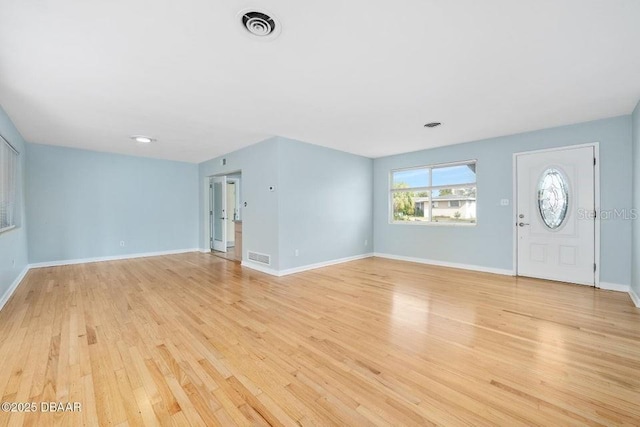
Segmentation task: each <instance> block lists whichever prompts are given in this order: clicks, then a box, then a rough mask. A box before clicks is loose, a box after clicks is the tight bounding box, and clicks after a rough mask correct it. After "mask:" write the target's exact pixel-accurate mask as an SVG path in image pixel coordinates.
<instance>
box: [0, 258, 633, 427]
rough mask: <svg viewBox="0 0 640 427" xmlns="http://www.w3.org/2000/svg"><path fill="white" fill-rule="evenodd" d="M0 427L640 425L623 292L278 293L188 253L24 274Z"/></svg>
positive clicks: (442, 287)
mask: <svg viewBox="0 0 640 427" xmlns="http://www.w3.org/2000/svg"><path fill="white" fill-rule="evenodd" d="M0 360H2V368H3V369H2V370H0V396H2V400H3V401H9V402H28V401H38V402H41V401H45V402H56V401H60V402H64V403H66V402H76V401H77V402H81V403H82V411H81V412H78V413H75V412H60V413H40V412H36V413H31V414H30V413H0V426H5V425H38V426H40V425H105V426H106V425H131V426H134V425H178V426H182V425H203V426H204V425H221V426H227V425H242V426H248V425H265V426H266V425H272V426H280V425H282V426H293V425H478V426H480V425H487V426H489V425H506V426H516V425H545V426H546V425H607V426H612V425H640V405H638V402H640V310H638V309H637V308H635V307H634V306H633V304H632V303H631V301H630V299H629V297H628V296H627V295H625V294H622V293H619V292H611V291H602V290H598V289H593V288H587V287H584V286H577V285H568V284H562V283H553V282H548V281H544V280H537V279H527V278H514V277H507V276H497V275H492V274H487V273H476V272H470V271H462V270H455V269H449V268H444V267H432V266H426V265H419V264H412V263H406V262H401V261H393V260H386V259H378V258H369V259H363V260H358V261H354V262H350V263H346V264H340V265H335V266H331V267H327V268H322V269H317V270H312V271H308V272H304V273H300V274H296V275H292V276H287V277H281V278H276V277H271V276H268V275H265V274H262V273H259V272H256V271H252V270H248V269H246V268H242V267H241V266H240V265H238V264H237V263H233V262H228V261H226V260H223V259H220V258H217V257H212V256H210V255H208V254H200V253H188V254H179V255H171V256H162V257H154V258H143V259H132V260H123V261H113V262H101V263H93V264H83V265H71V266H63V267H51V268H41V269H34V270H31V271H30V272H29V273H28V274H27V275H26V277H25V279H24V281H23V283H22V284H21V285H20V286H19V287H18V289H17V290H16V292H15V293H14V295H13V296H12V298H11V299H10V301H9V302H8V303H7V304H6V306H5V307H4V309H3V310H2V311H1V312H0Z"/></svg>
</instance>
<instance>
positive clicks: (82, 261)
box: [29, 248, 200, 268]
mask: <svg viewBox="0 0 640 427" xmlns="http://www.w3.org/2000/svg"><path fill="white" fill-rule="evenodd" d="M199 251H200V248H191V249H176V250H172V251H159V252H143V253H137V254H126V255H113V256H104V257H95V258H78V259H65V260H60V261H48V262H37V263H35V264H29V268H44V267H58V266H61V265H75V264H87V263H91V262H104V261H118V260H122V259H134V258H147V257H154V256H162V255H176V254H184V253H187V252H199Z"/></svg>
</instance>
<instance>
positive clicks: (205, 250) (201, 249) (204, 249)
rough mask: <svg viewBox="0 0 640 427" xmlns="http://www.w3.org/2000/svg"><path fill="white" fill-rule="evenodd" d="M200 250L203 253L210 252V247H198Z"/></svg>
mask: <svg viewBox="0 0 640 427" xmlns="http://www.w3.org/2000/svg"><path fill="white" fill-rule="evenodd" d="M198 250H199V251H200V252H202V253H203V254H209V253H211V249H206V248H200V249H198Z"/></svg>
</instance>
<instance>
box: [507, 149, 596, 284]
mask: <svg viewBox="0 0 640 427" xmlns="http://www.w3.org/2000/svg"><path fill="white" fill-rule="evenodd" d="M585 147H593V155H594V157H595V159H596V164H595V166H594V169H593V174H594V175H593V180H594V205H595V206H594V209H595V211H596V212H597V213H598V215H597V216H596V219H595V242H594V252H595V253H594V260H595V263H596V266H597V267H596V271H595V274H594V278H593V279H594V286H595V287H596V288H599V287H601V283H600V270H601V268H602V264H601V263H600V261H601V259H600V142H598V141H596V142H589V143H586V144H576V145H566V146H562V147H552V148H544V149H541V150H532V151H520V152H517V153H513V164H512V169H513V173H512V175H513V186H512V191H513V205H512V206H513V207H512V210H513V217H512V219H513V222H512V224H513V225H514V226H516V224H517V222H518V168H517V161H516V160H517V157H518V156H519V155H526V154H536V153H545V152H553V151H564V150H576V149H579V148H585ZM512 235H513V255H512V256H513V272H514V275H516V276H517V275H518V233H517V230H516V229H515V228H513V229H512Z"/></svg>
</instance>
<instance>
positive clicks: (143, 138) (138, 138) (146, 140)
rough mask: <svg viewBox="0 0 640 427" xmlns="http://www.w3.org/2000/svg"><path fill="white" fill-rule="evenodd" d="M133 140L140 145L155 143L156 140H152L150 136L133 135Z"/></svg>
mask: <svg viewBox="0 0 640 427" xmlns="http://www.w3.org/2000/svg"><path fill="white" fill-rule="evenodd" d="M131 139H133V140H134V141H135V142H139V143H140V144H148V143H150V142H153V141H155V139H154V138H151V137H150V136H144V135H133V136H132V137H131Z"/></svg>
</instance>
